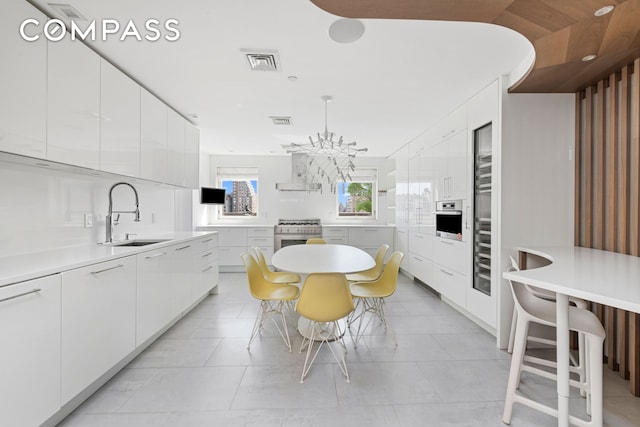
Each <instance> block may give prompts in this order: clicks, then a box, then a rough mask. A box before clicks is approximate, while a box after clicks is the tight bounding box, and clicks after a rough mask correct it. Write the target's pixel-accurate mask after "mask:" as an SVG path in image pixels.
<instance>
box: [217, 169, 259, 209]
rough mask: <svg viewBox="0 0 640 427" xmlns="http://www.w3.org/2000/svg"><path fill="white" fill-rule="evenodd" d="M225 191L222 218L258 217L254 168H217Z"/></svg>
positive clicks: (256, 183)
mask: <svg viewBox="0 0 640 427" xmlns="http://www.w3.org/2000/svg"><path fill="white" fill-rule="evenodd" d="M218 181H219V182H220V186H221V187H222V188H224V189H225V201H224V207H223V208H222V212H221V215H223V216H257V215H258V173H257V170H255V168H218Z"/></svg>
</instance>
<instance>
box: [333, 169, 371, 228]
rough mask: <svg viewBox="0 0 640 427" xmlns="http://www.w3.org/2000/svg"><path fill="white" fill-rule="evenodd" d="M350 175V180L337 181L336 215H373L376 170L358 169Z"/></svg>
mask: <svg viewBox="0 0 640 427" xmlns="http://www.w3.org/2000/svg"><path fill="white" fill-rule="evenodd" d="M352 175H353V180H352V181H341V182H338V191H337V197H338V216H339V217H372V216H375V212H376V210H375V204H376V197H375V196H376V194H375V189H376V181H377V171H376V170H375V169H360V170H356V172H354V173H353V174H352Z"/></svg>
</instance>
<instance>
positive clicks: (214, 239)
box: [196, 234, 218, 250]
mask: <svg viewBox="0 0 640 427" xmlns="http://www.w3.org/2000/svg"><path fill="white" fill-rule="evenodd" d="M197 242H198V243H197V244H196V246H197V245H198V244H199V245H200V249H201V250H205V249H213V248H217V247H218V235H217V234H210V235H208V236H204V237H201V238H200V239H198V240H197Z"/></svg>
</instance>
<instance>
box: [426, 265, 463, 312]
mask: <svg viewBox="0 0 640 427" xmlns="http://www.w3.org/2000/svg"><path fill="white" fill-rule="evenodd" d="M434 270H435V280H436V281H437V282H438V292H440V294H441V295H443V296H445V297H446V298H448V299H450V300H451V301H453V302H454V303H455V304H457V305H459V306H460V307H463V308H464V307H466V300H467V289H466V280H467V278H466V277H465V276H462V275H460V274H458V273H456V272H455V271H453V270H450V269H448V268H447V267H445V266H443V265H440V264H434Z"/></svg>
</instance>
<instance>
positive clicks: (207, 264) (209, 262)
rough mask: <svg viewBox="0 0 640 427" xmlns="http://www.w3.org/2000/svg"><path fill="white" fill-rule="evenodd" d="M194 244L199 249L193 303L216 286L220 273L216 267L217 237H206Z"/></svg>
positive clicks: (213, 235) (214, 235)
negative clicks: (198, 272)
mask: <svg viewBox="0 0 640 427" xmlns="http://www.w3.org/2000/svg"><path fill="white" fill-rule="evenodd" d="M195 244H196V246H198V245H199V248H200V249H199V250H200V258H199V261H198V267H199V271H200V276H199V279H198V280H197V281H196V282H194V284H193V297H192V300H193V301H196V300H198V298H200V297H202V296H203V295H205V294H207V293H209V292H210V291H211V290H212V289H213V288H215V287H216V286H217V285H218V273H219V271H220V270H219V267H218V236H217V235H216V234H212V235H209V236H206V237H204V238H202V239H199V240H198V241H197V242H196V243H195Z"/></svg>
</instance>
